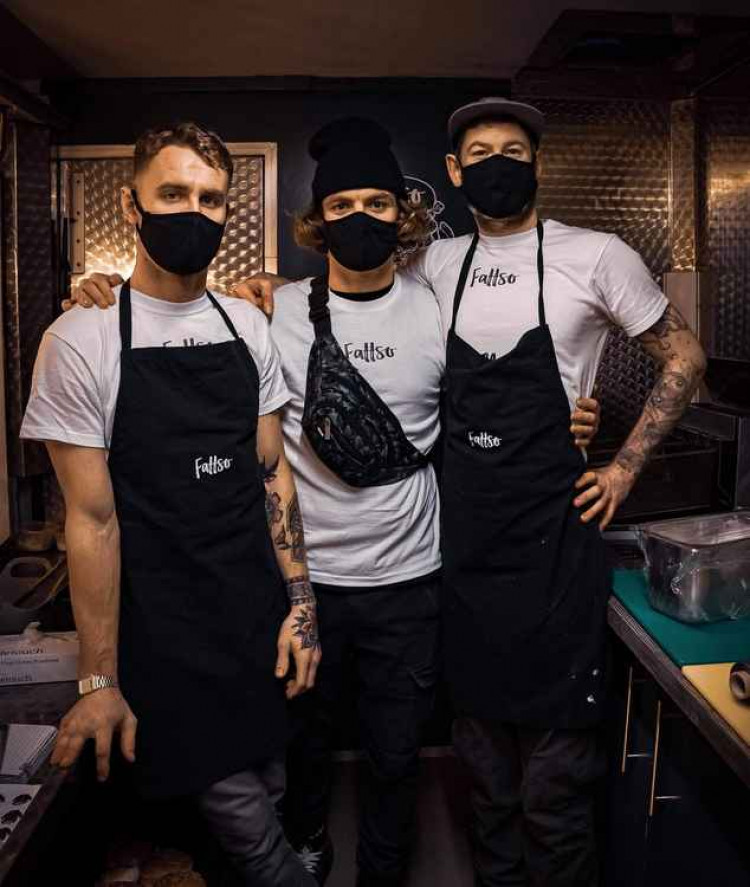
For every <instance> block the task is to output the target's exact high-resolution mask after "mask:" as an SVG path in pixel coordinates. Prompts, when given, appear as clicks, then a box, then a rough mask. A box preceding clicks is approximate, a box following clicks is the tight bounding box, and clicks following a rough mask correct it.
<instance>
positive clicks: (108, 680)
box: [78, 674, 117, 696]
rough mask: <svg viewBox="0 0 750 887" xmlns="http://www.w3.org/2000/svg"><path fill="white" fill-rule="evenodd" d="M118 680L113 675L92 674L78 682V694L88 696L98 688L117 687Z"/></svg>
mask: <svg viewBox="0 0 750 887" xmlns="http://www.w3.org/2000/svg"><path fill="white" fill-rule="evenodd" d="M116 686H117V681H116V680H115V678H113V677H112V676H111V675H106V674H90V675H89V676H88V677H86V678H84V679H83V680H82V681H79V682H78V695H79V696H87V695H88V694H89V693H94V692H95V691H96V690H106V689H108V688H109V687H116Z"/></svg>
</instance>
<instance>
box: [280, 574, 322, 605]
mask: <svg viewBox="0 0 750 887" xmlns="http://www.w3.org/2000/svg"><path fill="white" fill-rule="evenodd" d="M286 593H287V595H288V596H289V603H290V604H291V605H292V606H293V607H299V606H300V605H302V604H314V603H315V592H314V591H313V589H312V585H311V584H310V580H309V579H308V577H307V576H293V577H292V578H291V579H287V580H286Z"/></svg>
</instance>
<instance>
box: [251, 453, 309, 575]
mask: <svg viewBox="0 0 750 887" xmlns="http://www.w3.org/2000/svg"><path fill="white" fill-rule="evenodd" d="M259 465H260V472H261V475H262V477H263V483H264V484H265V485H266V520H267V521H268V526H269V528H270V530H271V538H272V539H273V544H274V545H275V546H276V548H277V549H278V550H279V551H288V552H289V557H290V558H291V560H292V562H293V563H295V564H304V563H305V561H306V559H307V556H306V552H305V532H304V528H303V526H302V512H301V511H300V507H299V499H298V497H297V493H295V494H294V495H293V496H292V498H291V500H290V502H289V504H288V505H287V506H286V509H285V508H284V504H283V502H282V501H281V496H280V495H279V494H278V493H277V492H276V491H275V490H271V489H269V484H272V483H273V482H274V481H275V480H276V478H277V475H278V467H279V460H278V459H276V461H275V462H273V463H272V464H271V465H268V466H267V465H266V460H265V459H261V460H260V463H259ZM285 512H286V519H285Z"/></svg>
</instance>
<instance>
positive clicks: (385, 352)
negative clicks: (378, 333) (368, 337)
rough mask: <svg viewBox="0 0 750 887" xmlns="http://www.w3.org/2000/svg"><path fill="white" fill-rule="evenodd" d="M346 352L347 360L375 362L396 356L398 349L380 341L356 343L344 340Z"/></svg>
mask: <svg viewBox="0 0 750 887" xmlns="http://www.w3.org/2000/svg"><path fill="white" fill-rule="evenodd" d="M344 354H345V355H346V359H347V360H361V361H363V362H364V363H374V362H375V361H378V360H387V359H389V358H392V357H395V356H396V349H395V348H394V346H393V345H382V344H380V343H379V342H363V343H362V344H361V345H356V344H354V342H344Z"/></svg>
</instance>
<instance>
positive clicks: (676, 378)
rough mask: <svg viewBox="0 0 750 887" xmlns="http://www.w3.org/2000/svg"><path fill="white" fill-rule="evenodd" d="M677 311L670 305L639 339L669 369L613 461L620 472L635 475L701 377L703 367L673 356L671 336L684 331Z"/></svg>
mask: <svg viewBox="0 0 750 887" xmlns="http://www.w3.org/2000/svg"><path fill="white" fill-rule="evenodd" d="M688 329H689V327H688V325H687V323H686V322H685V321H684V320H683V318H682V316H681V315H680V313H679V311H677V310H676V309H675V308H673V307H672V306H671V305H670V306H669V307H668V308H667V309H666V310H665V312H664V314H663V315H662V318H661V320H659V321H658V322H657V323H656V324H655V325H654V326H653V327H651V329H650V330H648V331H647V332H646V333H644V334H643V335H642V336H641V337H640V339H641V342H643V344H644V345H651V346H656V347H657V348H658V349H659V350H660V351H661V352H662V353H663V354H664V360H665V361H669V363H670V366H669V367H668V368H665V369H664V370H663V371H662V372H661V374H660V375H659V377H658V378H657V380H656V384H655V385H654V387H653V390H652V391H651V394H650V395H649V397H648V400H647V401H646V405H645V407H644V409H643V413H642V415H641V418H640V420H639V422H638V424H637V425H636V427H635V429H634V431H633V433H632V434H631V435H630V437H629V438H628V440H627V442H626V444H625V446H623V448H622V449H621V450H620V452H619V453H618V454H617V457H616V458H615V462H616V464H617V465H619V466H620V468H622V469H624V470H625V471H627V472H629V473H630V474H635V475H637V474H639V473H640V472H641V470H642V469H643V466H644V465H645V464H646V462H647V461H648V459H649V457H650V456H651V454H652V453H653V451H654V450H655V449H656V447H657V446H658V445H659V444H660V443H661V442H662V441H663V440H664V438H665V437H666V436H667V435H668V434H669V433H670V431H672V429H673V428H674V427H675V425H677V423H678V422H679V420H680V418H681V416H682V414H683V413H684V412H685V410H686V409H687V407H688V405H689V404H690V400H691V398H692V396H693V393H694V391H695V389H696V388H697V386H698V383H699V382H700V380H701V376H702V375H703V366H702V365H698V364H697V363H695V362H693V361H692V360H690V359H689V358H685V357H683V358H681V357H680V355H678V354H677V353H676V352H675V349H674V340H673V339H672V336H673V334H674V333H676V332H681V331H684V330H688Z"/></svg>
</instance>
